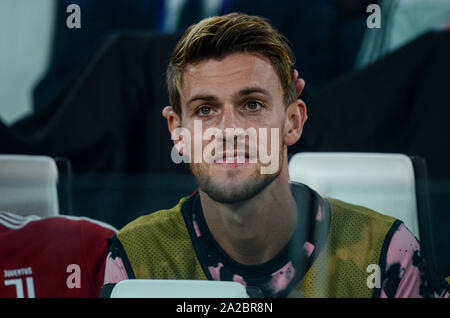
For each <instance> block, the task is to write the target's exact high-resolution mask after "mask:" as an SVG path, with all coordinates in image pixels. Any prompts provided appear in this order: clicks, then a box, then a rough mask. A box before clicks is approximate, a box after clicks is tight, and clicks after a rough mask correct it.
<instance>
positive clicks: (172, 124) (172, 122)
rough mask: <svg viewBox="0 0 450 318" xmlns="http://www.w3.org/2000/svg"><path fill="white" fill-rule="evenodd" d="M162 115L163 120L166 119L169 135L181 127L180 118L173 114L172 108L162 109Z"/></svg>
mask: <svg viewBox="0 0 450 318" xmlns="http://www.w3.org/2000/svg"><path fill="white" fill-rule="evenodd" d="M162 115H163V117H164V118H165V119H167V126H168V128H169V131H170V133H172V132H173V131H174V130H175V129H177V128H180V127H181V118H180V116H179V115H178V114H177V113H176V112H175V110H174V109H173V107H172V106H166V107H164V109H163V111H162Z"/></svg>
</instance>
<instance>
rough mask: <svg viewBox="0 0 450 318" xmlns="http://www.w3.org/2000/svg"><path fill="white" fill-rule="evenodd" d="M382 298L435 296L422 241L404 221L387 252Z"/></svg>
mask: <svg viewBox="0 0 450 318" xmlns="http://www.w3.org/2000/svg"><path fill="white" fill-rule="evenodd" d="M385 269H386V270H385V273H384V276H383V281H382V286H381V287H382V289H381V293H380V297H381V298H431V297H434V296H435V291H434V289H433V287H432V282H431V277H430V272H429V270H428V265H427V262H426V259H425V257H424V256H423V253H422V251H421V247H420V243H419V242H418V241H417V239H416V238H415V237H414V235H413V234H412V233H411V232H410V231H409V230H408V229H407V228H406V226H405V225H404V224H400V226H399V227H398V228H397V230H396V232H395V233H394V234H393V236H392V239H391V241H390V243H389V247H388V250H387V255H386V264H385Z"/></svg>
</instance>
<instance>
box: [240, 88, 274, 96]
mask: <svg viewBox="0 0 450 318" xmlns="http://www.w3.org/2000/svg"><path fill="white" fill-rule="evenodd" d="M254 93H260V94H263V95H266V96H271V94H270V92H269V91H268V90H267V89H265V88H262V87H258V86H254V87H247V88H244V89H242V90H240V91H239V93H237V95H238V96H240V97H242V96H247V95H250V94H254Z"/></svg>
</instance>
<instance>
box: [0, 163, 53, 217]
mask: <svg viewBox="0 0 450 318" xmlns="http://www.w3.org/2000/svg"><path fill="white" fill-rule="evenodd" d="M57 182H58V169H57V167H56V163H55V161H54V160H53V159H52V158H50V157H45V156H27V155H0V210H3V211H8V212H14V213H16V214H19V215H30V214H34V215H39V216H42V217H47V216H55V215H58V214H59V210H58V191H57Z"/></svg>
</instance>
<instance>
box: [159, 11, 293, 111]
mask: <svg viewBox="0 0 450 318" xmlns="http://www.w3.org/2000/svg"><path fill="white" fill-rule="evenodd" d="M238 52H248V53H255V54H259V55H262V56H264V57H266V58H268V59H269V60H270V62H271V63H272V66H273V67H274V69H275V71H276V72H277V74H278V76H279V78H280V81H281V85H282V87H283V91H284V96H283V101H284V103H285V105H286V106H287V105H289V104H291V103H292V102H293V101H294V100H295V99H296V98H297V96H296V91H295V82H294V55H293V53H292V50H291V48H290V47H289V44H288V41H287V40H286V38H285V37H284V36H283V35H282V34H280V33H279V32H278V31H277V30H276V29H275V28H273V27H272V26H271V25H270V24H269V23H268V21H267V20H266V19H264V18H261V17H258V16H250V15H246V14H242V13H230V14H227V15H223V16H215V17H210V18H207V19H204V20H202V21H200V22H198V23H197V24H194V25H191V26H190V27H189V28H188V29H187V30H186V31H185V32H184V34H183V36H182V37H181V39H180V40H179V41H178V43H177V45H176V46H175V49H174V51H173V54H172V56H171V59H170V63H169V66H168V68H167V89H168V93H169V99H170V104H171V105H172V107H173V108H174V110H175V112H176V113H178V114H179V115H181V102H180V92H181V86H182V79H183V74H184V71H185V69H186V66H187V65H189V64H193V63H198V62H200V61H202V60H206V59H210V58H214V59H222V58H224V57H226V56H227V55H229V54H232V53H238Z"/></svg>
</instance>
